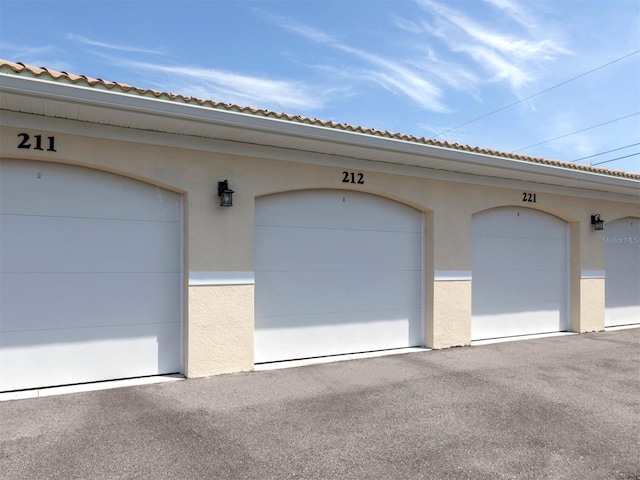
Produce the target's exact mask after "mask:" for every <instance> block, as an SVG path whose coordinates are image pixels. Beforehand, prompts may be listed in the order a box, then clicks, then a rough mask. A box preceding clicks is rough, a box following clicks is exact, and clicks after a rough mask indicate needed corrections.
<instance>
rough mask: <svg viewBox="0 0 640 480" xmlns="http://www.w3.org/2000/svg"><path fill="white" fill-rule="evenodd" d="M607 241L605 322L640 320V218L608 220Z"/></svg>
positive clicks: (608, 323) (631, 322) (628, 322)
mask: <svg viewBox="0 0 640 480" xmlns="http://www.w3.org/2000/svg"><path fill="white" fill-rule="evenodd" d="M604 241H605V247H604V256H605V258H604V259H605V268H606V275H605V316H604V319H605V326H606V327H613V326H618V325H629V324H634V323H640V219H638V218H623V219H621V220H617V221H615V222H610V223H607V224H606V226H605V231H604Z"/></svg>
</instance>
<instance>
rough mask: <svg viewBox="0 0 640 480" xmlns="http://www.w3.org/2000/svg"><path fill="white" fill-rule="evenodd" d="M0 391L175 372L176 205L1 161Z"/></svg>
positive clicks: (179, 238)
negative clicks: (0, 277)
mask: <svg viewBox="0 0 640 480" xmlns="http://www.w3.org/2000/svg"><path fill="white" fill-rule="evenodd" d="M0 196H1V199H0V214H1V215H0V222H1V227H0V236H1V239H0V270H1V275H2V282H1V286H0V296H1V299H0V300H1V301H0V333H1V335H0V390H3V391H9V390H19V389H27V388H39V387H46V386H53V385H64V384H73V383H83V382H93V381H99V380H109V379H116V378H127V377H137V376H146V375H157V374H162V373H177V372H180V371H182V358H183V355H182V315H183V307H182V302H183V300H182V297H183V288H184V279H183V276H184V275H183V253H182V252H183V246H182V244H183V198H182V196H181V195H178V194H176V193H174V192H170V191H168V190H166V189H163V188H159V187H157V186H153V185H150V184H147V183H143V182H140V181H137V180H133V179H131V178H127V177H122V176H118V175H114V174H111V173H106V172H104V171H100V170H93V169H90V168H85V167H79V166H73V165H65V164H57V163H48V162H37V161H26V160H2V161H0Z"/></svg>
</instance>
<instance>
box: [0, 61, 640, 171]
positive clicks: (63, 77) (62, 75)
mask: <svg viewBox="0 0 640 480" xmlns="http://www.w3.org/2000/svg"><path fill="white" fill-rule="evenodd" d="M7 70H9V72H10V73H13V74H15V75H19V76H31V77H33V78H38V79H43V80H45V81H53V82H60V83H64V82H65V81H66V82H69V83H71V84H74V85H82V84H84V85H85V86H88V87H92V88H104V89H106V90H118V91H120V92H121V93H125V94H135V95H139V96H143V97H144V96H152V97H154V98H158V99H160V98H162V99H165V100H169V101H176V102H182V103H185V104H197V105H199V106H203V107H208V108H213V109H219V110H226V111H230V112H238V113H244V114H249V115H254V116H260V117H267V118H274V119H278V120H284V121H288V122H292V123H302V124H307V125H314V126H319V127H324V128H329V129H333V130H342V131H347V132H354V133H361V134H364V135H370V136H374V137H383V138H389V139H394V140H401V141H406V142H411V143H418V144H422V145H430V146H436V147H441V148H446V149H450V150H456V151H465V152H472V153H478V154H482V155H489V156H493V157H500V158H506V159H510V160H517V161H523V162H528V163H535V164H542V165H548V166H552V167H559V168H566V169H569V170H579V171H584V172H589V173H596V174H600V175H606V176H611V177H620V178H627V179H631V180H640V174H635V173H631V172H626V171H623V170H610V169H608V168H598V167H593V166H591V165H582V164H576V163H571V162H563V161H560V160H550V159H546V158H542V157H532V156H528V155H522V154H517V153H513V152H503V151H499V150H492V149H488V148H483V147H474V146H470V145H460V144H458V143H450V142H447V141H443V140H435V139H431V138H426V137H418V136H415V135H408V134H402V133H394V132H390V131H387V130H378V129H375V128H369V127H363V126H357V125H351V124H347V123H338V122H335V121H329V120H320V119H317V118H310V117H304V116H301V115H293V114H287V113H278V112H275V111H271V110H265V109H258V108H252V107H246V106H240V105H235V104H232V103H223V102H218V101H215V100H204V99H200V98H197V97H187V96H184V95H181V94H176V93H168V92H162V91H158V90H153V89H144V88H139V87H133V86H131V85H128V84H126V83H120V82H111V81H106V80H103V79H100V78H92V77H88V76H85V75H76V74H72V73H67V72H64V71H57V70H53V69H50V68H47V67H35V66H33V65H29V64H26V63H22V62H11V61H9V60H5V59H2V58H0V73H2V72H6V71H7Z"/></svg>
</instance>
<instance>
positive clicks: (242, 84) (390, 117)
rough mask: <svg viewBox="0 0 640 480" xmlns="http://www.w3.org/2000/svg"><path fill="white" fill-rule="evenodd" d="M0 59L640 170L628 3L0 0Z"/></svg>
mask: <svg viewBox="0 0 640 480" xmlns="http://www.w3.org/2000/svg"><path fill="white" fill-rule="evenodd" d="M0 57H2V58H4V59H7V60H10V61H15V62H24V63H29V64H32V65H36V66H46V67H49V68H53V69H56V70H63V71H67V72H70V73H77V74H82V75H87V76H91V77H97V78H102V79H105V80H110V81H118V82H122V83H128V84H130V85H134V86H137V87H142V88H154V89H158V90H162V91H166V92H172V93H180V94H183V95H187V96H195V97H200V98H204V99H210V100H217V101H221V102H225V103H235V104H239V105H246V106H252V107H256V108H265V109H269V110H274V111H277V112H286V113H290V114H294V115H302V116H307V117H312V118H320V119H323V120H333V121H337V122H341V123H349V124H352V125H362V126H365V127H371V128H377V129H381V130H389V131H392V132H399V133H406V134H411V135H417V136H424V137H428V138H437V139H440V140H446V141H450V142H455V143H461V144H467V145H473V146H480V147H485V148H491V149H496V150H504V151H516V152H520V153H523V154H527V155H532V156H541V157H545V158H550V159H557V160H564V161H576V160H577V162H578V163H582V164H593V165H595V164H600V165H598V166H601V167H607V168H611V169H616V170H626V171H631V172H638V173H640V1H638V0H415V1H411V0H394V1H384V0H371V1H365V0H345V1H338V0H333V1H331V0H324V1H321V0H315V1H312V0H308V1H305V0H297V1H293V0H290V1H271V0H255V1H250V0H236V1H231V0H227V1H225V0H221V1H216V0H211V1H204V0H201V1H190V0H182V1H169V0H166V1H163V0H156V1H144V0H139V1H124V0H109V1H107V0H104V1H92V0H77V1H64V0H49V1H35V0H19V1H13V0H0ZM620 157H625V158H620ZM618 158H619V159H618ZM614 159H617V160H614ZM612 160H613V161H612ZM601 162H605V163H601Z"/></svg>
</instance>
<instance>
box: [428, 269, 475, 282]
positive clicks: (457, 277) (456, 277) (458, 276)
mask: <svg viewBox="0 0 640 480" xmlns="http://www.w3.org/2000/svg"><path fill="white" fill-rule="evenodd" d="M434 280H435V281H436V282H459V281H467V282H468V281H471V270H436V271H435V275H434Z"/></svg>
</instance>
